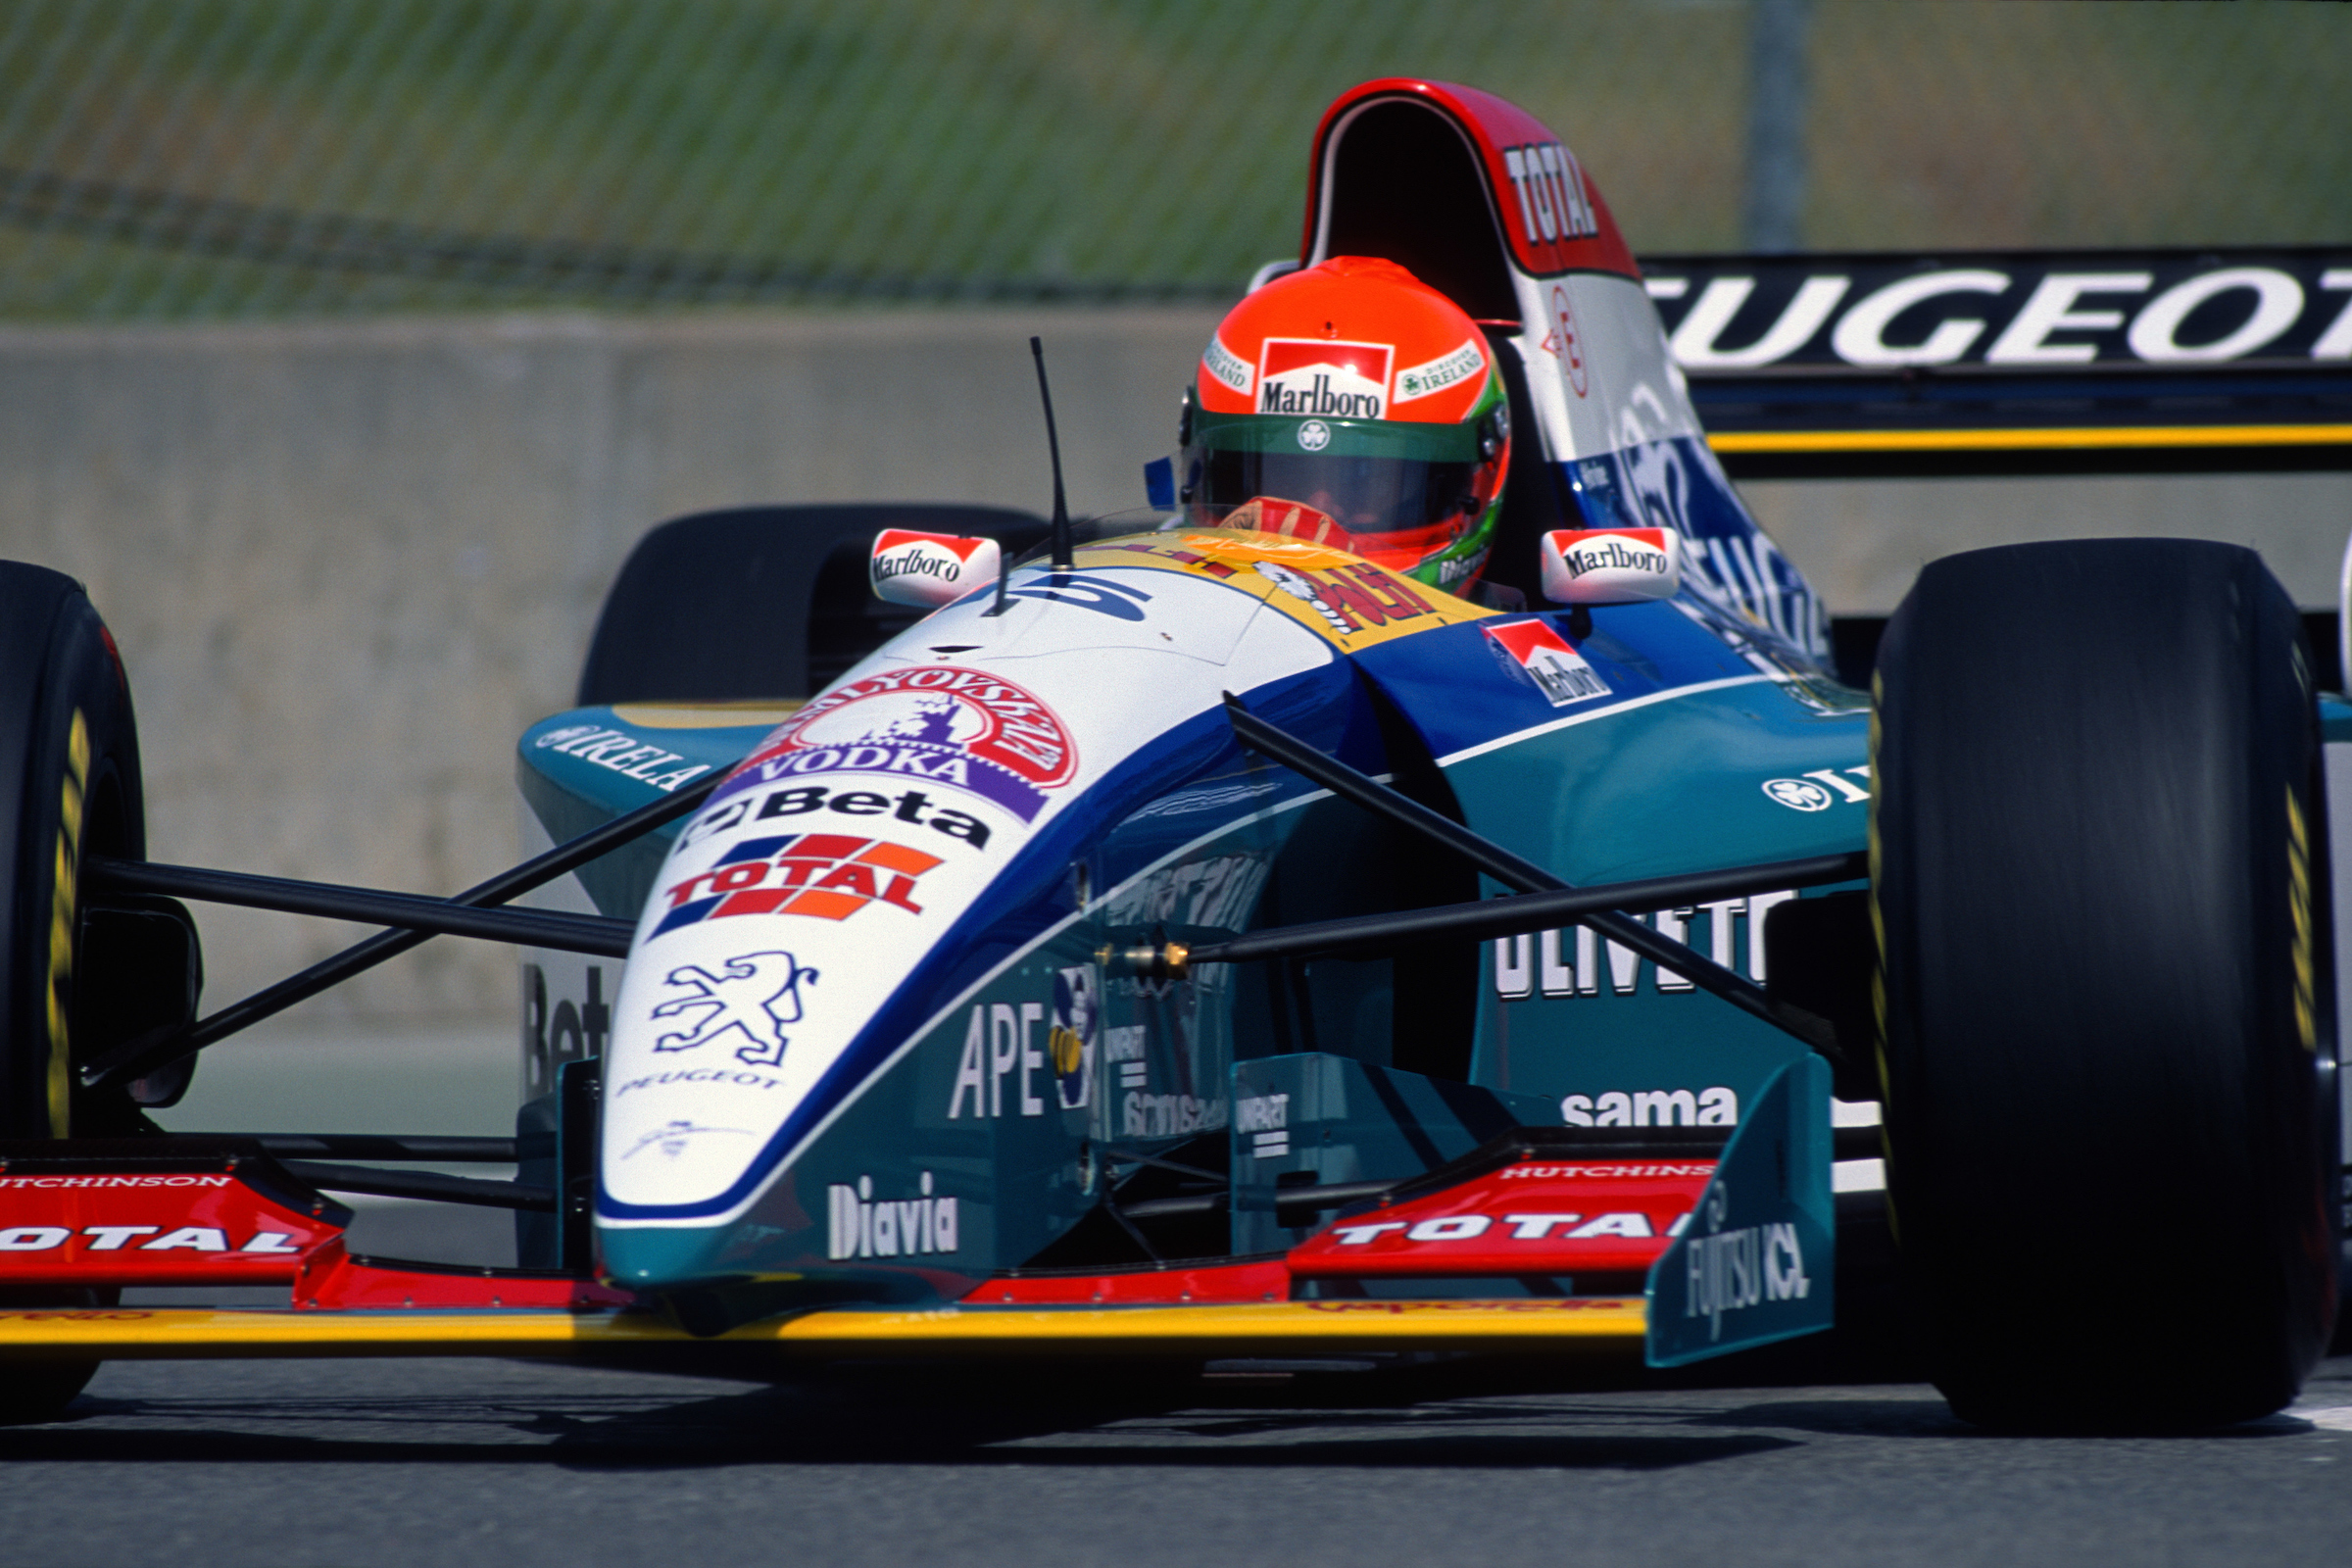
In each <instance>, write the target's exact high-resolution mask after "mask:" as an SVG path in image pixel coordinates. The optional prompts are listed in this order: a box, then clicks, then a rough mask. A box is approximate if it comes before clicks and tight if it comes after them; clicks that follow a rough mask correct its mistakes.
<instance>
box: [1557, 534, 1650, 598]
mask: <svg viewBox="0 0 2352 1568" xmlns="http://www.w3.org/2000/svg"><path fill="white" fill-rule="evenodd" d="M1682 585H1683V536H1682V535H1681V534H1679V533H1677V532H1675V531H1674V530H1673V529H1672V528H1562V529H1560V530H1558V531H1557V532H1553V533H1547V534H1545V535H1544V598H1546V599H1548V600H1550V601H1551V602H1552V603H1553V604H1555V605H1632V604H1640V603H1641V602H1642V601H1643V600H1645V599H1672V598H1673V597H1674V595H1675V591H1676V590H1677V589H1679V588H1681V587H1682Z"/></svg>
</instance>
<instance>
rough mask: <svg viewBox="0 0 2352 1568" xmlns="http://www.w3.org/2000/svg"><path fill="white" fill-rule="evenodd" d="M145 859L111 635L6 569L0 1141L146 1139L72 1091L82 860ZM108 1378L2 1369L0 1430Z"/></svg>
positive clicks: (124, 689) (63, 1368)
mask: <svg viewBox="0 0 2352 1568" xmlns="http://www.w3.org/2000/svg"><path fill="white" fill-rule="evenodd" d="M145 852H146V829H145V817H144V809H143V797H142V795H141V790H140V782H139V747H138V738H137V732H136V729H135V726H134V724H133V721H132V715H131V707H130V689H129V686H128V684H127V682H126V681H125V679H124V677H123V665H122V661H121V659H120V658H119V657H118V656H117V654H116V652H115V646H114V641H113V639H112V638H111V637H109V636H108V635H107V631H106V627H105V626H104V624H103V623H102V622H101V621H100V620H99V618H98V613H97V611H95V610H94V609H92V608H91V606H90V602H89V600H88V598H87V597H86V596H84V594H83V593H82V590H81V586H80V585H79V584H78V583H76V582H74V581H73V579H72V578H70V577H67V576H63V575H61V574H60V573H57V572H54V571H49V570H47V569H45V568H43V567H39V566H29V565H25V564H20V563H16V562H0V862H4V863H0V888H4V889H5V890H6V900H7V902H6V904H5V905H4V906H0V1137H5V1138H7V1139H10V1140H46V1139H55V1138H64V1137H68V1136H71V1135H73V1134H77V1133H78V1134H80V1135H82V1136H109V1135H120V1134H123V1133H127V1132H132V1131H135V1130H137V1127H138V1126H139V1116H138V1110H137V1107H136V1106H135V1105H134V1104H133V1103H131V1101H130V1099H129V1096H128V1094H127V1093H126V1092H125V1091H124V1090H123V1089H120V1088H115V1089H109V1090H104V1091H98V1092H92V1091H88V1090H84V1089H82V1088H81V1087H80V1086H79V1085H77V1084H76V1083H75V1082H74V1080H73V1065H74V1061H75V1056H76V1039H75V1034H74V1027H73V1026H74V1023H75V1021H76V1019H77V1018H78V1017H80V1016H82V1015H83V1014H84V1013H85V1012H86V1011H87V1009H86V1008H85V1007H84V1006H83V1005H81V1004H82V1002H83V1000H84V999H82V998H81V997H80V995H79V993H80V991H81V990H83V989H85V988H87V989H91V990H97V989H100V988H101V987H103V986H105V985H106V982H105V981H103V980H102V979H101V980H97V981H93V980H92V979H91V977H90V976H88V975H87V974H85V973H84V966H83V964H82V963H81V959H82V957H83V956H84V946H83V941H82V918H83V914H84V910H83V909H82V907H81V889H80V876H79V872H80V867H81V864H82V862H83V860H84V858H87V857H89V856H92V855H106V856H114V857H120V858H139V857H142V856H143V855H144V854H145ZM110 1000H111V999H110ZM81 1044H82V1045H83V1046H84V1047H87V1046H88V1045H90V1044H92V1043H91V1042H81ZM94 1304H101V1303H100V1301H99V1298H98V1296H97V1295H96V1294H94V1293H92V1292H88V1291H79V1290H58V1289H20V1290H16V1291H4V1290H0V1305H9V1306H73V1305H94ZM97 1369H98V1363H97V1362H96V1361H95V1360H88V1361H37V1362H0V1422H24V1421H44V1420H48V1419H51V1418H52V1417H54V1416H55V1415H57V1414H58V1413H59V1412H60V1411H62V1410H63V1409H64V1408H65V1407H66V1405H67V1404H69V1403H70V1402H72V1400H73V1397H74V1395H76V1394H77V1393H79V1392H80V1390H81V1387H82V1385H83V1384H85V1383H87V1382H88V1381H89V1379H90V1375H91V1374H92V1373H93V1372H95V1371H96V1370H97Z"/></svg>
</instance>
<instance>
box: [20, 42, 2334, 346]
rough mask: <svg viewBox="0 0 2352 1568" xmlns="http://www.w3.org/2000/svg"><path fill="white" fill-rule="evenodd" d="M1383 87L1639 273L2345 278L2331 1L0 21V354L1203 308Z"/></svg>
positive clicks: (1233, 280)
mask: <svg viewBox="0 0 2352 1568" xmlns="http://www.w3.org/2000/svg"><path fill="white" fill-rule="evenodd" d="M1775 61H1777V62H1779V64H1778V65H1777V66H1775V65H1773V64H1772V63H1773V62H1775ZM1760 69H1761V71H1762V74H1760V73H1759V72H1760ZM1406 73H1409V74H1419V75H1429V76H1435V77H1439V78H1441V79H1448V80H1456V81H1465V82H1469V83H1473V84H1475V85H1479V86H1483V87H1486V88H1488V89H1490V90H1492V91H1495V92H1498V93H1500V94H1502V95H1503V96H1504V97H1507V98H1511V99H1514V100H1516V101H1518V102H1520V103H1522V104H1524V105H1525V106H1527V107H1528V108H1529V109H1531V110H1533V111H1534V112H1535V113H1537V114H1538V115H1540V116H1541V117H1543V118H1544V120H1546V121H1547V122H1549V123H1551V124H1552V125H1553V127H1554V128H1555V129H1557V130H1559V131H1561V132H1562V133H1563V134H1564V135H1565V136H1566V137H1567V139H1568V140H1569V141H1570V143H1571V144H1572V145H1574V146H1575V147H1576V148H1577V150H1578V153H1579V155H1580V157H1581V158H1582V159H1583V161H1584V163H1585V165H1586V167H1587V168H1588V169H1590V170H1592V171H1593V173H1594V175H1595V177H1596V178H1597V179H1598V180H1599V181H1600V183H1601V185H1602V188H1603V189H1604V190H1605V191H1606V192H1607V193H1608V195H1609V197H1610V200H1611V202H1612V204H1613V205H1614V206H1615V208H1616V210H1617V213H1618V216H1619V220H1620V221H1621V223H1622V225H1623V226H1624V228H1625V230H1626V232H1627V234H1628V237H1629V238H1630V239H1631V241H1632V242H1633V244H1634V246H1635V248H1636V249H1637V251H1649V252H1652V253H1660V252H1669V251H1694V250H1723V249H1737V248H1740V246H1741V244H1742V243H1743V241H1744V240H1748V239H1753V238H1756V237H1759V235H1760V236H1761V237H1763V238H1765V239H1768V240H1772V241H1775V242H1777V243H1782V244H1788V243H1794V244H1801V245H1804V246H1808V247H1811V248H1816V249H1825V248H1901V249H1931V248H1943V249H1963V248H1972V247H1984V246H2027V245H2099V244H2131V245H2146V244H2166V243H2178V244H2191V245H2193V244H2208V243H2214V244H2218V243H2253V242H2264V243H2291V242H2314V241H2337V240H2343V239H2346V238H2348V237H2352V15H2347V14H2344V13H2342V12H2341V11H2340V10H2339V8H2334V7H2327V6H2305V5H2292V4H2259V5H2246V6H2220V5H2173V6H2085V7H2077V6H2019V5H1986V4H1974V3H1968V4H1944V5H1935V6H1927V5H1910V6H1890V5H1886V4H1883V3H1879V0H1810V3H1808V0H1552V3H1547V4H1545V3H1534V0H1485V3H1481V4H1476V5H1466V4H1465V5H1453V4H1434V3H1433V4H1423V3H1407V0H1291V3H1288V4H1283V5H1267V4H1263V3H1261V0H1033V3H1027V4H1014V3H1008V0H370V3H368V4H365V5H355V4H352V3H350V0H8V3H6V4H0V317H4V318H12V319H85V320H87V319H208V318H209V319H220V318H239V317H287V316H322V315H343V314H355V313H371V312H384V311H413V310H453V309H460V310H462V309H481V308H500V309H503V308H517V307H543V306H550V305H558V306H565V307H574V308H576V307H582V306H587V307H612V308H622V309H632V310H641V309H648V308H656V309H659V308H677V307H700V306H714V305H715V306H726V305H745V304H815V303H827V304H858V303H878V302H898V301H935V302H954V301H982V300H1012V299H1018V300H1068V301H1073V302H1112V301H1130V300H1133V301H1146V300H1167V299H1188V298H1200V299H1218V298H1225V297H1229V296H1230V295H1231V293H1232V292H1233V291H1234V289H1235V288H1236V287H1238V286H1239V283H1240V281H1241V280H1242V279H1243V278H1245V277H1247V276H1248V275H1249V273H1250V270H1251V269H1252V268H1254V267H1255V266H1256V265H1257V264H1258V263H1260V262H1262V261H1264V260H1266V259H1268V258H1270V257H1274V256H1279V255H1283V254H1286V253H1295V252H1296V249H1297V246H1298V235H1299V219H1300V204H1301V201H1302V197H1303V192H1304V184H1305V161H1306V160H1305V154H1306V147H1307V143H1308V139H1309V137H1310V136H1311V134H1312V131H1313V128H1314V124H1315V121H1316V118H1317V116H1318V114H1319V113H1320V111H1321V109H1322V107H1323V106H1324V105H1325V104H1326V103H1328V102H1329V101H1330V99H1331V98H1332V97H1333V96H1334V95H1335V94H1336V93H1338V92H1339V91H1340V90H1342V89H1343V88H1345V87H1347V86H1348V85H1349V84H1351V83H1353V82H1355V81H1358V80H1362V79H1364V78H1366V77H1369V76H1375V75H1384V74H1406ZM1760 93H1769V94H1770V95H1771V96H1769V98H1767V97H1762V96H1759V94H1760ZM1774 126H1778V127H1780V128H1779V129H1778V130H1777V131H1775V130H1773V129H1772V127H1774ZM1774 136H1777V137H1778V138H1779V143H1780V144H1779V145H1778V146H1777V148H1759V147H1758V145H1757V144H1756V142H1757V138H1758V137H1767V138H1769V137H1774ZM1760 152H1761V153H1764V154H1768V155H1769V156H1758V154H1759V153H1760ZM1759 191H1763V192H1765V193H1766V194H1768V195H1769V194H1771V193H1774V192H1777V193H1778V194H1777V196H1774V197H1773V201H1777V203H1778V209H1777V212H1778V216H1777V218H1776V217H1775V216H1774V214H1773V212H1772V211H1768V210H1765V209H1770V208H1771V207H1772V205H1773V204H1772V202H1766V203H1764V204H1762V207H1761V208H1760V206H1759V203H1758V201H1757V200H1756V197H1757V194H1758V192H1759ZM1760 213H1761V216H1759V214H1760ZM1776 225H1777V226H1776Z"/></svg>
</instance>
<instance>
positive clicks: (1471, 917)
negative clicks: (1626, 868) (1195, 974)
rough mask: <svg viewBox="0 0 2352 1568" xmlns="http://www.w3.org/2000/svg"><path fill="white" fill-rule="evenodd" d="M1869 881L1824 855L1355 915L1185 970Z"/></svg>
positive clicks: (1848, 861) (1252, 937)
mask: <svg viewBox="0 0 2352 1568" xmlns="http://www.w3.org/2000/svg"><path fill="white" fill-rule="evenodd" d="M1869 874H1870V857H1869V855H1868V854H1867V853H1865V852H1863V851H1860V850H1856V851H1854V852H1853V853H1852V854H1850V855H1816V856H1812V857H1810V858H1806V859H1802V860H1778V861H1774V862H1772V863H1770V864H1767V865H1748V866H1740V867H1739V868H1738V869H1736V870H1730V871H1693V872H1690V873H1688V874H1685V875H1681V876H1653V877H1643V878H1642V879H1640V880H1639V881H1633V882H1610V883H1604V884H1602V885H1601V886H1598V887H1589V888H1570V889H1566V890H1563V891H1561V892H1557V893H1521V894H1517V895H1514V896H1512V897H1509V898H1500V899H1486V900H1482V901H1480V902H1479V903H1476V904H1446V905H1440V906H1438V907H1435V908H1428V909H1400V910H1397V911H1396V912H1395V913H1390V914H1364V915H1354V916H1350V917H1348V918H1347V919H1342V920H1318V921H1316V922H1314V923H1313V924H1311V925H1291V926H1278V927H1275V928H1274V929H1272V930H1268V931H1250V932H1245V933H1244V934H1242V935H1241V936H1238V937H1233V938H1231V939H1229V940H1227V941H1224V942H1211V943H1203V944H1201V946H1199V947H1195V948H1188V949H1187V950H1186V951H1185V954H1184V963H1185V965H1186V966H1187V967H1193V966H1197V965H1200V964H1203V963H1248V962H1250V961H1252V960H1257V959H1265V958H1319V957H1337V956H1354V957H1371V956H1378V955H1379V954H1381V953H1385V952H1387V951H1389V950H1390V949H1393V948H1395V947H1396V946H1397V944H1399V943H1401V942H1406V941H1413V940H1419V939H1422V938H1427V937H1456V938H1467V939H1471V940H1485V939H1487V938H1490V937H1515V936H1525V935H1527V934H1529V933H1531V932H1535V931H1549V930H1554V929H1557V928H1558V927H1560V926H1563V925H1568V924H1572V923H1574V922H1576V921H1578V920H1581V919H1582V918H1583V917H1584V916H1586V915H1588V914H1592V913H1595V912H1604V913H1605V912H1607V911H1610V910H1617V909H1671V908H1674V907H1677V906H1680V905H1689V904H1704V903H1707V902H1708V901H1710V900H1714V899H1730V898H1738V897H1740V895H1742V894H1747V893H1768V892H1778V891H1780V890H1782V889H1791V890H1793V889H1796V888H1818V887H1829V886H1831V885H1833V884H1835V883H1838V882H1853V881H1858V880H1860V879H1861V878H1863V877H1867V876H1868V875H1869ZM1668 940H1672V939H1671V938H1669V939H1668Z"/></svg>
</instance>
